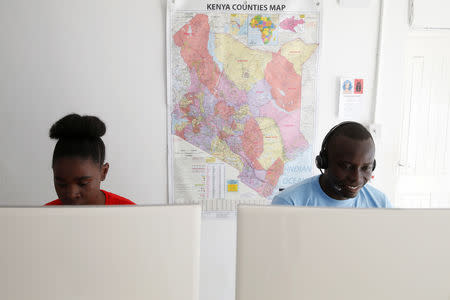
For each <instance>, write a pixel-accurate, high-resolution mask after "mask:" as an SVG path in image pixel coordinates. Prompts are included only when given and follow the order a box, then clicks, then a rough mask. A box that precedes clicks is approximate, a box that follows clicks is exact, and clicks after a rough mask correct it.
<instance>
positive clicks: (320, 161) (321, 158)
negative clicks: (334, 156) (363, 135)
mask: <svg viewBox="0 0 450 300" xmlns="http://www.w3.org/2000/svg"><path fill="white" fill-rule="evenodd" d="M347 124H358V125H361V124H359V123H358V122H352V121H345V122H342V123H339V124H338V125H336V126H334V127H333V128H331V129H330V131H328V133H327V135H326V136H325V138H324V139H323V142H322V147H321V148H320V152H319V155H317V156H316V167H317V168H318V169H319V170H320V171H321V172H322V169H324V170H325V169H327V168H328V149H327V147H328V141H329V140H330V138H331V137H332V136H333V134H334V133H335V132H336V130H337V129H338V128H339V127H341V126H344V125H347ZM369 134H370V132H369ZM370 136H371V137H372V135H370ZM376 164H377V162H376V160H375V159H374V160H373V166H372V171H374V170H375V167H376Z"/></svg>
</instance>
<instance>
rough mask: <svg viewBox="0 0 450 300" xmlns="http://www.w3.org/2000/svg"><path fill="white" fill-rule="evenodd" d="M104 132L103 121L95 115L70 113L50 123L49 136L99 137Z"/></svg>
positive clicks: (57, 137)
mask: <svg viewBox="0 0 450 300" xmlns="http://www.w3.org/2000/svg"><path fill="white" fill-rule="evenodd" d="M105 132H106V126H105V123H103V121H102V120H100V119H99V118H97V117H96V116H80V115H78V114H70V115H67V116H65V117H63V118H62V119H60V120H58V121H57V122H56V123H55V124H53V125H52V127H51V128H50V138H52V139H61V138H99V137H101V136H103V135H104V134H105Z"/></svg>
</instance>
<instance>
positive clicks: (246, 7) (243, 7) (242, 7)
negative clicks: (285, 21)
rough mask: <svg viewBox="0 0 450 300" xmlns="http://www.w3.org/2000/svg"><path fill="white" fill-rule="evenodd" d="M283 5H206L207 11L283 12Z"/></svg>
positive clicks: (284, 6)
mask: <svg viewBox="0 0 450 300" xmlns="http://www.w3.org/2000/svg"><path fill="white" fill-rule="evenodd" d="M285 8H286V5H284V4H269V5H267V4H216V3H209V4H206V9H207V10H245V11H268V10H269V11H283V10H284V9H285Z"/></svg>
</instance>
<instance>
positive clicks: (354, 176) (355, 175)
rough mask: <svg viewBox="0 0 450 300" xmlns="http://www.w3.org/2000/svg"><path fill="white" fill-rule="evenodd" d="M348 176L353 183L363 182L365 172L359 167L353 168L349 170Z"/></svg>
mask: <svg viewBox="0 0 450 300" xmlns="http://www.w3.org/2000/svg"><path fill="white" fill-rule="evenodd" d="M348 178H349V179H350V180H351V182H352V183H357V184H360V183H362V182H363V173H362V171H361V170H360V169H359V168H351V169H350V170H349V172H348Z"/></svg>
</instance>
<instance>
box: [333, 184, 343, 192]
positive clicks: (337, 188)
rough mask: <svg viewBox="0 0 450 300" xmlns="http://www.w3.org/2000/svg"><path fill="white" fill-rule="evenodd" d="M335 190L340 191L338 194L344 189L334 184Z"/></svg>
mask: <svg viewBox="0 0 450 300" xmlns="http://www.w3.org/2000/svg"><path fill="white" fill-rule="evenodd" d="M333 188H334V189H335V190H336V191H338V192H340V191H342V188H341V187H339V186H338V185H337V184H334V185H333Z"/></svg>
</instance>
